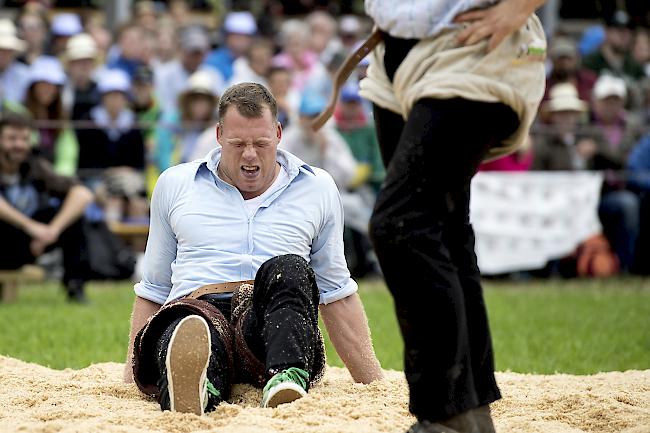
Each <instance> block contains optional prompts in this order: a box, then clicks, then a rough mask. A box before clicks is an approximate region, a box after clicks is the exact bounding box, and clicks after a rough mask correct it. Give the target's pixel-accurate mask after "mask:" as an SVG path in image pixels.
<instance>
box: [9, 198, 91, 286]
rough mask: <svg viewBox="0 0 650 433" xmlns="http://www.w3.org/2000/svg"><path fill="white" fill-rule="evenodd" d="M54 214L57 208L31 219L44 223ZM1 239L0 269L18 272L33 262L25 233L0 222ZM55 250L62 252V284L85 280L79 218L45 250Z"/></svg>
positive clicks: (42, 210)
mask: <svg viewBox="0 0 650 433" xmlns="http://www.w3.org/2000/svg"><path fill="white" fill-rule="evenodd" d="M57 212H58V208H46V209H41V210H39V211H37V212H36V213H35V214H34V215H33V216H32V219H34V220H35V221H38V222H41V223H44V224H47V223H49V222H50V221H52V219H53V218H54V216H55V215H56V213H57ZM0 239H2V241H3V242H4V244H5V245H6V248H0V269H18V268H20V267H22V266H23V265H26V264H30V263H34V261H35V260H36V257H34V255H33V254H32V252H31V251H30V249H29V244H30V243H31V241H32V238H31V237H30V236H29V235H28V234H27V233H25V232H24V231H22V230H20V229H18V228H16V227H14V226H12V225H10V224H7V223H5V222H0ZM56 247H61V249H62V250H63V268H64V274H63V282H64V283H65V284H67V283H68V282H70V281H72V280H77V281H85V279H86V278H87V276H88V262H87V256H88V255H87V251H86V242H85V238H84V234H83V226H82V220H81V219H80V220H78V221H76V222H75V223H74V224H72V225H71V226H70V227H68V228H67V229H66V230H64V231H63V233H61V236H59V240H58V241H57V242H55V243H54V244H53V245H51V246H49V247H48V251H49V250H52V249H54V248H56Z"/></svg>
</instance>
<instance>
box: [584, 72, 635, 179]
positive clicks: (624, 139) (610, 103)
mask: <svg viewBox="0 0 650 433" xmlns="http://www.w3.org/2000/svg"><path fill="white" fill-rule="evenodd" d="M626 94H627V92H626V88H625V81H623V79H621V78H616V77H612V76H609V75H602V76H601V77H600V78H598V81H597V82H596V85H595V86H594V95H593V96H594V97H593V99H594V109H593V121H592V124H593V125H594V126H595V127H596V129H597V130H598V131H599V132H600V134H601V135H602V137H603V138H604V139H605V142H604V146H603V148H602V149H601V151H602V154H601V155H600V156H601V160H602V162H603V163H604V164H603V165H604V166H597V167H595V168H599V169H603V168H612V169H615V170H618V169H621V168H623V167H624V166H625V161H626V160H627V157H628V154H629V152H630V149H631V148H632V147H633V146H634V144H635V143H636V142H637V141H638V140H639V138H640V135H641V134H640V130H641V125H640V124H639V121H638V120H637V119H636V118H635V117H634V116H632V115H630V114H629V113H628V112H627V111H625V98H626ZM603 158H604V159H603Z"/></svg>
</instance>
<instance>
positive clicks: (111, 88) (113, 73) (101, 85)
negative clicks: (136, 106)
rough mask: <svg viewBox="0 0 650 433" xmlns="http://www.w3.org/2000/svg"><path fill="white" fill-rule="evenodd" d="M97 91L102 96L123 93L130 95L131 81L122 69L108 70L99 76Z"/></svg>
mask: <svg viewBox="0 0 650 433" xmlns="http://www.w3.org/2000/svg"><path fill="white" fill-rule="evenodd" d="M97 90H99V93H101V94H102V95H103V94H105V93H109V92H122V93H125V94H127V95H128V94H129V91H130V90H131V79H130V78H129V76H128V74H127V73H126V72H124V71H123V70H121V69H107V70H105V71H104V72H102V73H101V74H100V76H99V81H98V82H97Z"/></svg>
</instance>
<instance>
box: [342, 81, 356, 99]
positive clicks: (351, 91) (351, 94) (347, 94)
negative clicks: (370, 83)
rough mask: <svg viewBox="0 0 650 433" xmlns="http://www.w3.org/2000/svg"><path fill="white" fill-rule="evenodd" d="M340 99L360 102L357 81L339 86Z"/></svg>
mask: <svg viewBox="0 0 650 433" xmlns="http://www.w3.org/2000/svg"><path fill="white" fill-rule="evenodd" d="M341 101H343V102H360V101H361V96H359V85H358V84H357V83H346V84H345V85H344V86H343V87H342V88H341Z"/></svg>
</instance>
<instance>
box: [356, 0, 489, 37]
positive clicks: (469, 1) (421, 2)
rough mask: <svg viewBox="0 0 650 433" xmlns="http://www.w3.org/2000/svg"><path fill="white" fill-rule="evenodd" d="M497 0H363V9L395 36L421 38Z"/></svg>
mask: <svg viewBox="0 0 650 433" xmlns="http://www.w3.org/2000/svg"><path fill="white" fill-rule="evenodd" d="M497 2H498V0H402V1H394V0H365V7H366V13H367V14H368V15H369V16H370V17H372V19H373V20H374V21H375V24H377V26H378V27H379V28H380V29H382V30H384V31H385V32H387V33H388V34H390V35H391V36H393V37H396V38H403V39H424V38H428V37H431V36H436V35H437V34H438V33H440V32H442V31H443V30H446V29H449V28H454V27H457V26H458V24H454V22H453V20H454V18H455V17H456V15H458V14H460V13H463V12H466V11H468V10H470V9H477V8H484V7H486V6H489V5H491V4H494V3H497Z"/></svg>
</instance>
